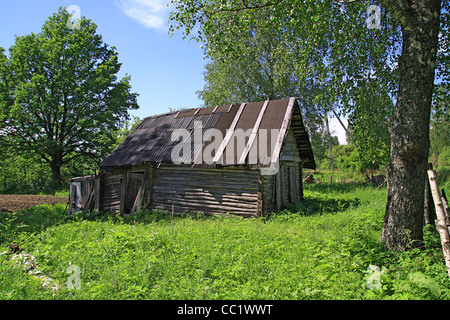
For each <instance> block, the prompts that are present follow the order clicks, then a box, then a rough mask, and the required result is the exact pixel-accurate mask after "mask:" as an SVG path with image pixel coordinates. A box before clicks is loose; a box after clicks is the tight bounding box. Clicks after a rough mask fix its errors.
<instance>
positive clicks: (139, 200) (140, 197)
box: [130, 181, 145, 214]
mask: <svg viewBox="0 0 450 320" xmlns="http://www.w3.org/2000/svg"><path fill="white" fill-rule="evenodd" d="M144 192H145V181H144V182H143V183H142V185H141V186H140V187H139V191H138V193H137V196H136V199H135V200H134V203H133V208H131V213H130V214H133V213H134V212H135V211H137V210H139V209H140V208H141V207H142V200H143V199H144V197H143V196H144Z"/></svg>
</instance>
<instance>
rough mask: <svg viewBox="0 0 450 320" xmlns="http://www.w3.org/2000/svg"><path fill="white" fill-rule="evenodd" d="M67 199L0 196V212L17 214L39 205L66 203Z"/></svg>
mask: <svg viewBox="0 0 450 320" xmlns="http://www.w3.org/2000/svg"><path fill="white" fill-rule="evenodd" d="M67 201H68V199H67V197H55V196H32V195H0V212H18V211H20V210H23V209H27V208H31V207H34V206H37V205H40V204H57V203H67Z"/></svg>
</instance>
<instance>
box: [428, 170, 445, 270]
mask: <svg viewBox="0 0 450 320" xmlns="http://www.w3.org/2000/svg"><path fill="white" fill-rule="evenodd" d="M428 177H429V179H430V189H431V194H432V195H433V200H434V205H435V207H436V216H437V220H436V229H438V231H439V235H440V236H441V243H442V252H443V253H444V259H445V265H446V266H447V272H448V277H449V278H450V236H449V233H448V228H447V219H446V213H445V211H444V210H445V209H444V204H443V203H442V199H441V196H440V195H439V188H438V185H437V182H436V175H435V173H434V171H433V170H428Z"/></svg>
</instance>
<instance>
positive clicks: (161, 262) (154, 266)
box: [0, 184, 450, 300]
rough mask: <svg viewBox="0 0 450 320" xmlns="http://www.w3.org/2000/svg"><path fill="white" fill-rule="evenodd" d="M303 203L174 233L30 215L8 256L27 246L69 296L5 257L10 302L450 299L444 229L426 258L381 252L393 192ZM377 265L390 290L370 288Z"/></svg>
mask: <svg viewBox="0 0 450 320" xmlns="http://www.w3.org/2000/svg"><path fill="white" fill-rule="evenodd" d="M305 196H306V200H305V201H304V202H303V203H299V204H296V205H293V206H292V207H290V208H289V209H287V210H283V211H281V212H277V213H274V214H272V215H270V216H269V217H266V218H263V219H236V218H225V217H220V216H214V217H209V218H207V217H203V216H196V215H187V216H175V218H174V220H173V231H174V232H173V233H172V219H171V216H170V214H169V213H167V212H161V211H159V212H149V211H141V212H138V213H137V214H136V215H133V216H130V217H126V218H122V217H119V216H115V215H103V214H100V213H95V212H94V213H90V214H81V213H80V214H77V215H74V216H72V217H68V218H66V217H64V215H63V213H64V208H63V207H62V206H57V207H54V208H53V207H51V206H41V207H37V208H34V209H29V210H27V211H26V212H22V213H19V214H17V215H16V216H15V220H14V221H13V222H11V221H10V222H7V223H10V224H11V226H10V227H8V228H16V227H17V226H19V225H21V224H22V225H23V224H25V225H27V227H23V226H22V227H21V228H16V230H15V231H14V232H13V233H11V237H9V238H8V239H7V241H3V242H2V243H3V247H5V246H6V245H7V244H8V243H11V242H17V243H19V244H20V245H21V247H23V248H25V250H26V251H27V252H29V253H31V254H33V255H35V256H36V258H37V260H38V265H39V268H40V270H42V271H43V272H44V273H45V274H47V275H49V276H51V277H52V278H53V279H55V280H56V281H57V282H58V283H59V284H60V287H61V289H60V290H59V291H56V292H52V291H50V290H43V289H42V288H40V286H39V285H38V284H37V283H36V281H35V280H34V279H33V277H31V276H29V275H27V274H25V273H24V272H22V271H21V270H20V269H18V268H14V267H13V264H12V262H11V261H9V259H8V258H7V257H6V256H0V299H194V300H202V299H448V297H449V295H450V291H449V289H448V277H447V272H446V269H445V265H444V264H443V257H442V250H441V249H440V247H439V245H440V242H439V235H438V234H437V232H436V231H435V229H434V228H427V229H426V230H425V247H424V248H422V249H414V250H410V251H407V252H402V253H392V252H386V251H385V250H384V249H383V247H382V245H381V244H380V243H379V238H380V233H381V228H382V220H383V215H384V204H385V191H383V190H379V191H375V190H374V189H373V188H370V187H364V186H361V185H357V184H342V185H341V184H337V185H307V186H306V190H305ZM7 219H8V218H7V217H6V216H3V215H2V216H0V222H1V223H4V222H5V220H7ZM8 221H9V220H8ZM1 245H2V244H1V243H0V246H1ZM0 251H1V250H0ZM69 265H75V266H78V267H79V268H80V276H81V288H80V289H68V288H67V286H66V283H67V279H68V276H69V275H68V274H67V273H66V271H67V268H68V267H69ZM370 265H374V266H378V267H379V268H380V270H381V274H380V281H381V287H380V289H369V287H368V282H369V280H370V279H371V278H370V277H373V274H372V273H371V272H368V270H369V266H370Z"/></svg>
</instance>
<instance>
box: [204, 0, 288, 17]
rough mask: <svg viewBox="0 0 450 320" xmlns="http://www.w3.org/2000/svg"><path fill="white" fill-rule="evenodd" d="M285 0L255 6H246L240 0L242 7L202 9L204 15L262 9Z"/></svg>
mask: <svg viewBox="0 0 450 320" xmlns="http://www.w3.org/2000/svg"><path fill="white" fill-rule="evenodd" d="M284 1H285V0H281V1H277V2H268V3H265V4H261V5H255V6H247V5H246V4H245V3H244V1H243V0H242V1H241V3H242V5H243V7H237V8H220V9H218V10H215V11H212V12H207V11H206V10H205V11H204V13H205V15H207V16H208V15H215V14H218V13H220V12H240V11H244V10H259V9H264V8H267V7H272V6H275V5H278V4H280V3H283V2H284Z"/></svg>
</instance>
